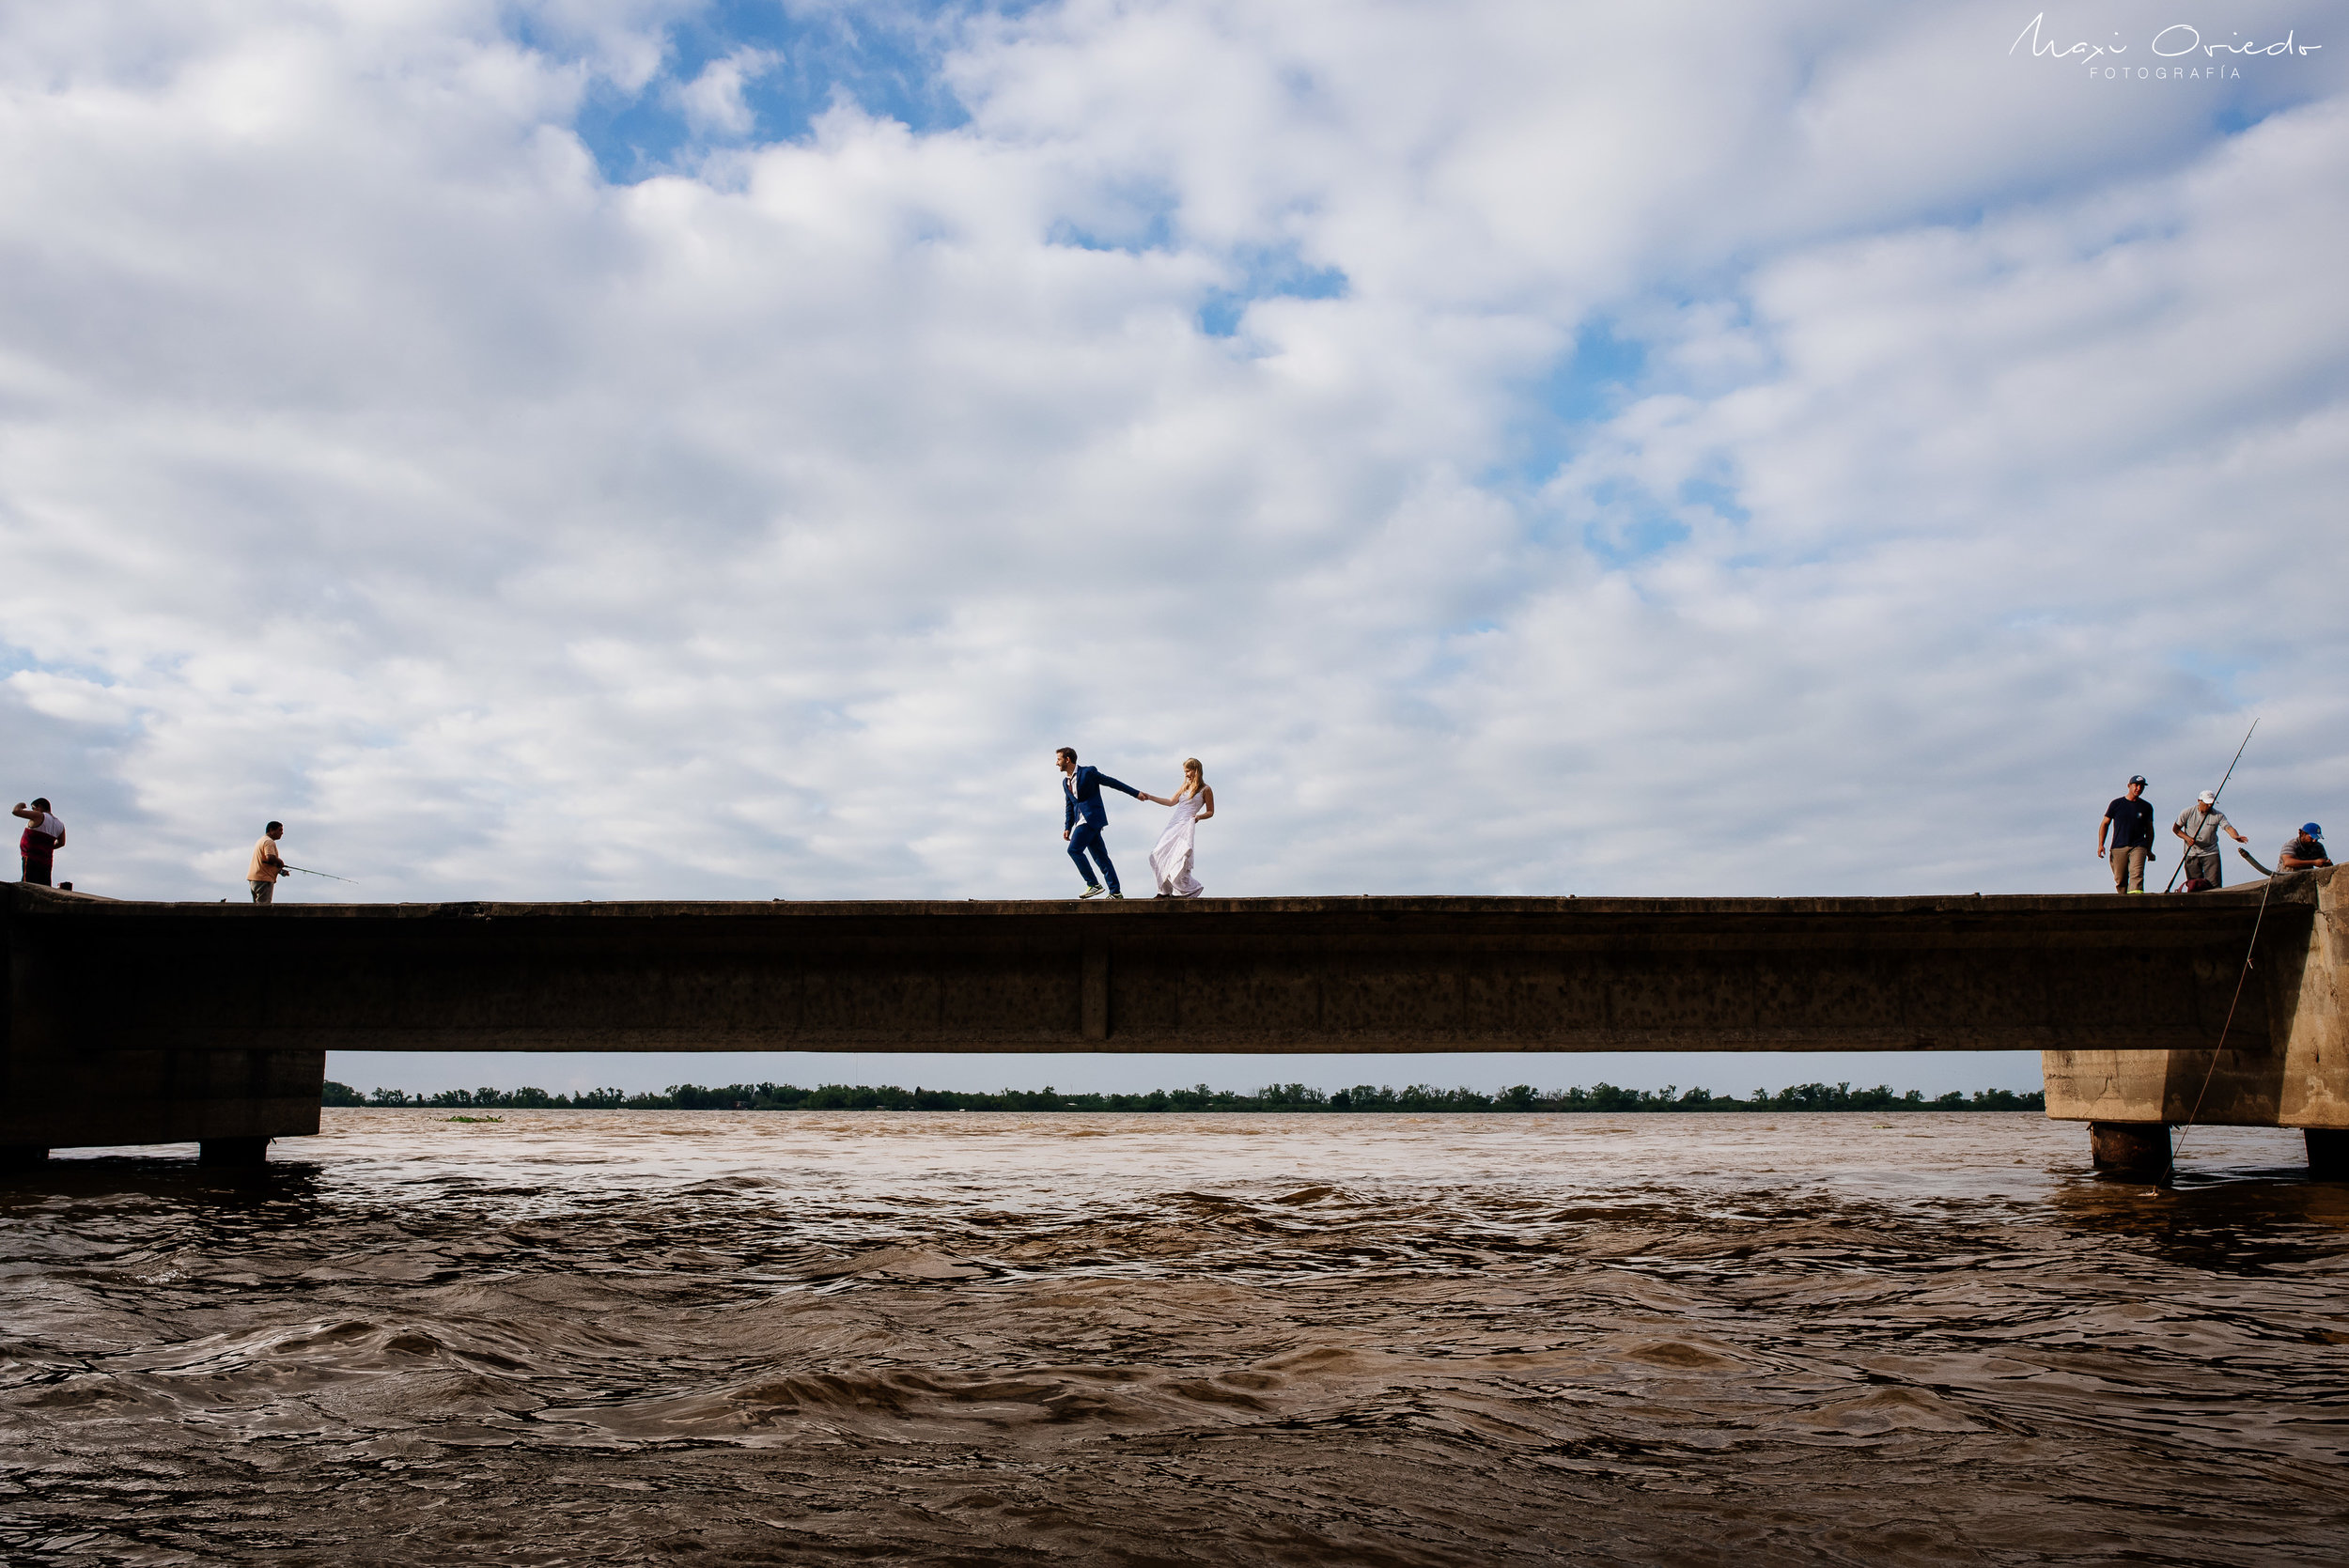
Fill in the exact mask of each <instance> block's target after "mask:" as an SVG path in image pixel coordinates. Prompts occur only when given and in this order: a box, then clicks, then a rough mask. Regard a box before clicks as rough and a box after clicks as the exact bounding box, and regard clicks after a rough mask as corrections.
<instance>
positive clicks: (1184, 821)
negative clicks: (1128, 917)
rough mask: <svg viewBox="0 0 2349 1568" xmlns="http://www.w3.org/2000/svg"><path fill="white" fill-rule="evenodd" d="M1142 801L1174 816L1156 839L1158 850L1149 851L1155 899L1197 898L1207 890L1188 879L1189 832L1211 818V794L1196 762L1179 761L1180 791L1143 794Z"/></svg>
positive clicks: (1212, 799) (1212, 798) (1204, 775)
mask: <svg viewBox="0 0 2349 1568" xmlns="http://www.w3.org/2000/svg"><path fill="white" fill-rule="evenodd" d="M1142 798H1143V800H1149V801H1152V802H1154V803H1156V804H1158V805H1161V806H1173V807H1174V808H1175V815H1173V816H1171V817H1169V818H1168V819H1167V823H1166V831H1164V832H1162V833H1160V834H1159V845H1158V847H1157V848H1155V849H1153V850H1151V851H1150V870H1151V872H1152V874H1153V875H1155V876H1156V877H1158V879H1159V891H1158V894H1157V896H1159V897H1160V898H1196V897H1198V896H1199V895H1200V894H1201V893H1205V892H1206V891H1207V890H1206V888H1204V887H1202V886H1200V884H1199V878H1198V877H1194V876H1192V875H1191V871H1190V857H1191V842H1190V835H1191V830H1193V829H1194V828H1196V827H1198V825H1199V824H1200V823H1202V822H1205V821H1206V819H1207V818H1208V817H1210V816H1213V815H1215V791H1214V790H1212V789H1209V788H1208V787H1207V779H1206V774H1205V773H1203V772H1202V771H1201V770H1200V768H1199V759H1198V758H1197V757H1185V758H1184V759H1183V787H1182V788H1180V789H1178V790H1176V791H1175V793H1174V794H1173V795H1172V796H1158V795H1150V794H1144V795H1143V797H1142Z"/></svg>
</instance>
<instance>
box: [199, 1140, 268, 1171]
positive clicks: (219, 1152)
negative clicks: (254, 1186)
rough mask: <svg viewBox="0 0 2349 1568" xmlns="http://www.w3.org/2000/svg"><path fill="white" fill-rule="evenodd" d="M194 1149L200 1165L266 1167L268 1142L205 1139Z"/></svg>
mask: <svg viewBox="0 0 2349 1568" xmlns="http://www.w3.org/2000/svg"><path fill="white" fill-rule="evenodd" d="M196 1147H197V1148H198V1149H199V1150H201V1151H202V1152H201V1153H200V1154H199V1155H198V1156H197V1157H196V1162H197V1163H198V1164H200V1165H243V1166H253V1165H267V1164H268V1163H269V1140H268V1139H266V1138H207V1139H205V1140H204V1141H202V1142H200V1143H198V1144H197V1145H196Z"/></svg>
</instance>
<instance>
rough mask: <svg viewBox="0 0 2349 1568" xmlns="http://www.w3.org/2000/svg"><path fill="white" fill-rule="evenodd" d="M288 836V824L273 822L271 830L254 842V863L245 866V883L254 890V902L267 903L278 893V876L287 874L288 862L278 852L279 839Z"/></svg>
mask: <svg viewBox="0 0 2349 1568" xmlns="http://www.w3.org/2000/svg"><path fill="white" fill-rule="evenodd" d="M285 836H286V825H285V824H284V823H283V822H272V823H271V824H270V825H269V831H267V832H265V833H263V834H262V835H261V836H260V837H259V838H258V839H257V840H255V841H254V844H253V863H252V864H250V865H248V866H246V867H245V868H244V880H245V885H246V886H248V887H250V888H251V889H252V890H253V902H254V903H256V904H266V903H268V902H269V901H270V900H271V899H272V898H274V897H276V895H277V878H278V877H283V876H284V875H285V874H286V862H285V861H284V860H282V859H280V858H279V856H278V853H277V841H278V840H279V839H281V838H283V837H285Z"/></svg>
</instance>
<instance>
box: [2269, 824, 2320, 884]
mask: <svg viewBox="0 0 2349 1568" xmlns="http://www.w3.org/2000/svg"><path fill="white" fill-rule="evenodd" d="M2332 863H2333V862H2332V861H2331V860H2330V859H2329V858H2328V857H2327V856H2326V853H2325V830H2324V829H2322V828H2320V827H2318V826H2317V825H2316V824H2315V823H2313V822H2303V823H2301V824H2300V836H2299V837H2298V838H2295V839H2294V840H2293V841H2292V842H2291V843H2290V844H2287V845H2285V846H2284V849H2283V853H2282V854H2280V855H2279V856H2277V857H2276V869H2277V870H2278V871H2279V872H2282V871H2310V870H2313V869H2314V868H2316V867H2317V866H2320V865H2330V864H2332Z"/></svg>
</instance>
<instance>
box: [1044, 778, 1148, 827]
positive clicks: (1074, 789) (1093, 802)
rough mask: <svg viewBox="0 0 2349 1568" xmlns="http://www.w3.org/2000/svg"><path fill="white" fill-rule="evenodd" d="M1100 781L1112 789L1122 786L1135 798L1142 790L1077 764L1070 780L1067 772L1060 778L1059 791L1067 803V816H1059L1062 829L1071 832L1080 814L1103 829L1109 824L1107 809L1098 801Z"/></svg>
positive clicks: (1136, 798) (1139, 796)
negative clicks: (1073, 777) (1074, 774)
mask: <svg viewBox="0 0 2349 1568" xmlns="http://www.w3.org/2000/svg"><path fill="white" fill-rule="evenodd" d="M1103 784H1107V785H1109V786H1110V788H1112V789H1122V790H1124V791H1125V792H1126V793H1127V794H1128V795H1130V796H1132V797H1133V798H1134V799H1135V800H1141V799H1142V791H1140V790H1139V789H1136V788H1135V787H1134V786H1133V785H1131V784H1120V783H1118V782H1117V781H1116V780H1115V779H1112V778H1111V777H1110V776H1109V775H1108V774H1107V773H1104V772H1102V771H1101V770H1100V769H1099V768H1086V767H1084V766H1082V765H1080V766H1079V767H1078V768H1077V776H1076V778H1075V779H1073V780H1072V779H1070V778H1068V777H1067V775H1066V774H1063V775H1062V777H1061V794H1062V796H1063V797H1065V798H1066V800H1067V804H1068V811H1067V815H1065V816H1064V817H1063V818H1062V819H1061V831H1064V832H1067V831H1073V830H1074V829H1075V828H1076V826H1077V819H1078V818H1079V817H1082V818H1084V819H1085V820H1086V821H1087V822H1090V823H1092V824H1093V825H1094V826H1095V827H1097V828H1106V827H1108V826H1109V825H1110V810H1109V808H1108V807H1107V806H1105V805H1103V804H1102V803H1101V786H1102V785H1103Z"/></svg>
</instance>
